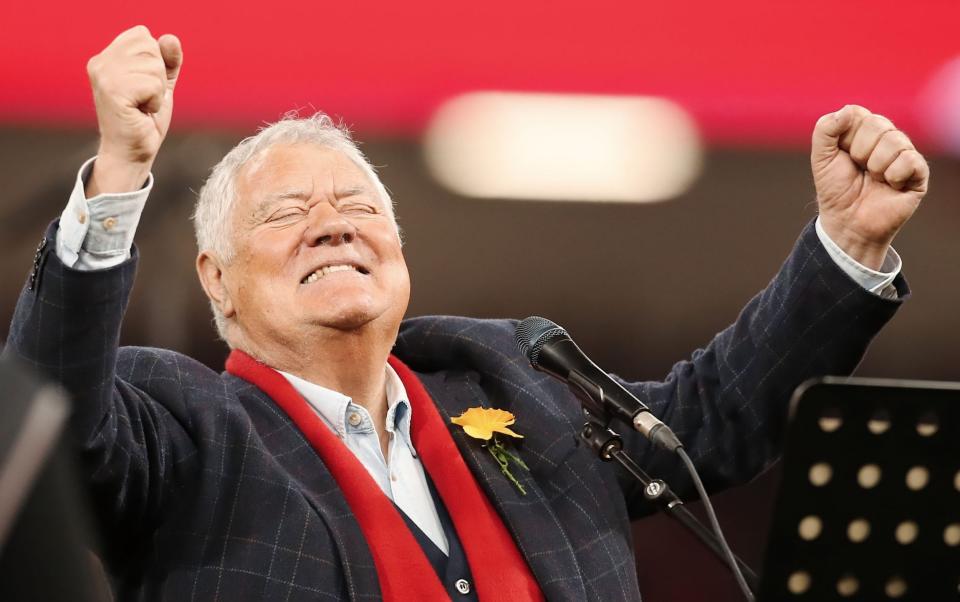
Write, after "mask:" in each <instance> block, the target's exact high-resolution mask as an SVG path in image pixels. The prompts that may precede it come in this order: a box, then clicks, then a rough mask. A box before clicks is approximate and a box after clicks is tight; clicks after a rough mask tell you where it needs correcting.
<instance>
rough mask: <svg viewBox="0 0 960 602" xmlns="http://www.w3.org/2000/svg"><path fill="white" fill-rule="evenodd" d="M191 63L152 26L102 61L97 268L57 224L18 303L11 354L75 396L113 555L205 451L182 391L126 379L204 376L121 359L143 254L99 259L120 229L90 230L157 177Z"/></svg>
mask: <svg viewBox="0 0 960 602" xmlns="http://www.w3.org/2000/svg"><path fill="white" fill-rule="evenodd" d="M181 58H182V52H181V50H180V43H179V41H178V40H177V39H176V38H175V37H173V36H163V37H161V38H160V39H159V40H155V39H154V38H153V37H152V36H151V35H150V32H149V31H148V30H147V29H146V28H145V27H135V28H133V29H131V30H128V31H126V32H124V33H122V34H120V36H118V37H117V38H116V39H115V40H114V41H113V42H112V43H111V44H110V45H109V46H108V47H107V48H106V49H105V50H104V51H103V52H101V53H100V54H98V55H97V56H96V57H94V58H93V59H91V61H90V63H89V71H90V81H91V85H92V88H93V93H94V98H95V100H96V108H97V118H98V122H99V127H100V134H101V140H100V151H99V154H98V156H97V158H96V160H95V162H94V166H93V169H92V173H90V174H89V178H88V179H87V185H86V194H84V192H83V191H82V190H81V191H75V195H74V196H75V198H73V199H71V205H69V206H68V211H66V212H65V215H66V217H69V218H71V219H73V220H74V225H79V224H82V225H85V226H86V227H88V228H91V229H90V230H89V231H87V230H84V231H82V232H81V234H84V236H83V237H82V240H80V241H74V242H78V243H79V245H78V247H82V249H80V248H78V249H75V250H80V251H81V252H89V253H88V254H90V256H91V257H94V258H95V259H96V261H95V262H94V263H95V265H92V266H91V265H86V266H84V265H83V260H82V258H81V259H79V260H78V256H77V255H78V254H77V253H73V254H72V256H69V257H66V256H61V254H60V245H59V244H57V242H58V240H59V239H60V238H62V236H63V234H64V232H63V229H62V228H60V227H59V226H58V224H57V223H56V222H55V223H54V224H52V225H51V226H50V228H49V229H48V230H47V232H46V234H45V235H44V239H43V242H42V243H41V247H40V249H39V250H38V252H37V256H36V261H35V264H34V269H33V273H32V274H31V277H30V278H29V280H28V282H27V285H26V286H25V288H24V290H23V291H22V293H21V296H20V299H19V301H18V304H17V309H16V311H15V314H14V317H13V322H12V325H11V329H10V336H9V339H8V341H7V348H6V351H5V352H6V353H8V354H11V355H15V356H18V357H19V358H21V359H22V360H25V361H26V362H28V363H30V364H32V365H34V366H35V367H36V368H38V369H39V370H40V371H41V372H42V373H44V374H46V375H47V376H48V377H49V378H52V379H55V380H56V381H58V382H59V383H61V384H62V385H63V386H64V388H66V390H67V391H68V393H69V394H70V397H71V398H72V401H73V407H74V409H73V413H72V418H71V420H72V427H73V432H74V435H75V437H76V438H77V440H78V441H77V443H78V446H79V447H80V449H81V452H82V458H83V463H84V469H85V470H86V471H87V473H88V476H89V482H90V484H91V486H92V489H93V493H94V495H95V496H96V498H97V499H96V508H97V510H98V512H99V513H100V518H101V520H102V521H103V523H104V526H105V528H106V532H107V533H109V534H110V536H111V538H114V536H115V541H112V542H108V543H112V544H117V545H116V546H111V547H112V548H113V549H114V551H115V550H116V549H117V548H118V547H122V546H123V542H124V540H125V539H127V538H132V537H135V536H136V534H138V533H139V532H141V530H142V529H144V528H149V525H150V523H151V521H152V520H156V519H157V517H158V514H159V509H160V508H161V506H162V505H163V503H164V495H165V492H167V491H169V488H168V487H167V485H168V484H169V481H170V480H171V479H174V478H178V477H183V475H184V474H185V473H186V472H187V471H189V470H190V467H191V464H190V462H189V461H186V462H181V461H178V460H180V459H182V458H187V457H189V456H190V455H191V453H193V443H192V441H191V439H190V436H189V435H188V433H187V432H186V431H185V430H184V429H183V428H182V421H181V416H180V414H182V412H181V409H182V407H183V405H184V403H185V402H184V401H183V399H182V394H181V393H179V391H178V388H177V387H176V386H175V383H174V385H173V386H170V387H168V388H167V389H166V390H165V393H164V395H163V396H162V399H159V398H154V397H151V395H149V394H147V393H146V392H145V391H144V390H143V389H142V388H138V386H136V385H133V384H130V382H129V381H128V380H127V379H125V378H124V376H129V375H131V374H132V373H133V371H134V368H131V365H134V364H136V363H137V361H141V362H146V361H150V362H152V363H153V365H152V367H151V372H150V373H149V374H150V375H151V376H153V375H155V376H156V377H157V378H160V377H162V376H163V375H170V374H178V375H179V374H180V373H181V372H185V371H186V370H188V369H194V367H193V366H187V365H186V364H184V365H179V364H180V363H182V362H184V360H183V359H182V358H180V356H176V355H175V354H172V353H161V352H156V351H146V350H145V351H144V352H142V353H139V354H128V357H131V356H132V357H139V356H142V357H143V359H142V360H137V359H134V360H133V361H132V362H131V361H127V362H126V363H127V364H128V365H126V366H125V365H124V362H122V361H119V358H120V353H119V349H118V343H119V333H120V324H121V321H122V318H123V314H124V311H125V309H126V304H127V300H128V298H129V293H130V289H131V287H132V284H133V278H134V274H135V271H136V257H135V256H134V257H132V258H131V257H130V246H129V242H127V244H126V247H125V248H124V249H122V250H123V254H122V255H120V254H114V255H115V256H110V255H109V254H108V255H98V254H97V253H96V251H97V250H98V248H99V247H98V245H101V244H102V243H103V239H102V238H101V239H97V237H96V235H97V234H98V232H99V234H101V235H104V236H107V234H109V233H107V232H106V230H112V229H113V228H112V227H108V226H109V224H106V225H104V224H102V223H101V224H98V226H97V227H98V228H99V229H100V230H94V229H92V228H93V226H91V225H90V221H92V218H91V216H92V215H95V213H96V211H97V210H98V209H97V203H100V202H103V201H104V200H106V202H107V205H108V206H109V207H110V208H111V211H113V210H117V211H119V212H121V213H122V211H123V208H124V203H128V202H133V201H131V200H129V199H128V198H127V196H125V195H124V193H129V192H131V191H137V190H138V189H141V188H142V187H143V185H144V182H145V181H146V180H147V179H148V177H149V171H150V166H151V165H152V163H153V160H154V158H155V157H156V154H157V151H158V150H159V148H160V144H161V142H162V141H163V137H164V136H165V134H166V132H167V128H168V127H169V124H170V114H171V108H172V92H173V86H174V84H175V82H176V79H177V76H178V74H179V67H180V63H181ZM78 195H79V196H78ZM74 201H77V203H79V205H76V206H74ZM136 213H137V215H139V212H138V211H137V212H136ZM66 217H65V219H64V220H63V221H65V220H66ZM102 221H104V222H105V221H106V220H102ZM115 221H116V220H115ZM134 225H135V224H134ZM119 228H120V227H119V226H118V227H117V229H119ZM107 238H109V237H108V236H107ZM121 238H122V237H121ZM67 246H68V247H69V245H67ZM84 249H85V251H84ZM64 255H69V253H64ZM118 362H119V364H120V365H119V367H118ZM118 370H119V374H120V375H121V376H120V377H118ZM142 380H143V379H141V381H142Z"/></svg>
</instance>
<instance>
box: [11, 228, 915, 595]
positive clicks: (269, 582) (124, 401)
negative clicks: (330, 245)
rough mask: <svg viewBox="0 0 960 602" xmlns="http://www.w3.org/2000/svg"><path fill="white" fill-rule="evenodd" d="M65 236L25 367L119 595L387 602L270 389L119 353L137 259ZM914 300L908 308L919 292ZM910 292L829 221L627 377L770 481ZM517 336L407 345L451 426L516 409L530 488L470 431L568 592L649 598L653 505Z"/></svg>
mask: <svg viewBox="0 0 960 602" xmlns="http://www.w3.org/2000/svg"><path fill="white" fill-rule="evenodd" d="M55 229H56V224H53V225H52V226H51V228H50V229H49V230H48V232H47V235H46V243H45V245H44V246H42V248H41V249H40V250H39V252H38V254H37V260H36V262H35V266H34V271H33V274H32V275H31V277H30V279H29V280H28V282H27V285H26V286H25V288H24V290H23V292H22V294H21V297H20V300H19V303H18V305H17V309H16V312H15V315H14V317H13V324H12V329H11V332H10V338H9V341H8V344H7V351H6V352H7V353H10V354H12V355H16V356H19V357H20V358H22V359H24V360H26V361H27V362H29V363H31V364H33V365H34V366H36V367H37V368H38V369H39V370H41V371H42V372H44V373H46V374H47V375H48V376H49V377H51V378H53V379H55V380H57V381H59V382H60V383H62V384H63V385H64V386H65V387H66V389H67V390H68V391H69V392H70V393H71V395H72V397H73V399H74V402H75V411H74V414H73V418H72V422H73V426H74V428H75V430H76V437H77V438H78V443H79V446H80V449H81V453H82V457H83V460H84V468H85V470H86V472H87V474H86V477H87V479H88V482H89V484H90V488H91V491H92V492H93V496H94V500H95V506H96V509H97V512H98V518H99V521H100V525H101V527H102V533H103V536H104V539H105V550H104V558H105V561H106V564H107V566H108V568H109V570H110V572H111V574H112V575H113V577H114V582H115V587H116V589H117V599H118V600H124V601H127V600H169V601H176V602H185V601H210V600H226V601H231V602H232V601H236V600H286V601H294V600H375V599H377V598H378V597H379V593H380V592H379V588H378V584H377V578H376V573H375V569H374V565H373V562H372V560H371V556H370V552H369V549H368V547H367V544H366V543H365V541H364V540H363V538H362V536H361V535H360V528H359V526H358V524H357V521H356V519H355V518H354V516H353V514H352V513H351V511H350V508H349V507H348V506H347V504H346V502H345V501H344V498H343V495H342V494H341V492H340V491H339V489H338V488H337V486H336V483H335V482H334V480H333V478H332V477H331V475H330V473H329V472H328V470H327V469H326V467H325V466H324V463H323V461H322V460H321V459H320V458H319V457H318V456H317V455H316V453H315V452H314V451H313V449H312V448H311V447H310V445H309V444H308V443H307V442H306V441H305V439H304V438H303V436H302V435H301V434H300V433H299V432H298V431H297V429H296V428H295V426H294V425H293V424H292V422H291V421H290V420H289V419H288V418H287V416H286V415H285V414H284V413H283V412H282V411H281V410H280V409H279V408H278V407H277V406H276V405H275V404H274V403H273V402H272V400H271V399H270V398H268V397H267V396H266V395H265V394H264V393H263V392H262V391H260V390H259V389H257V388H256V387H255V386H254V385H251V384H249V383H247V382H245V381H243V380H240V379H238V378H236V377H234V376H231V375H229V374H226V373H223V374H220V373H217V372H215V371H213V370H210V369H209V368H208V367H206V366H204V365H202V364H200V363H198V362H196V361H194V360H192V359H190V358H189V357H186V356H184V355H181V354H179V353H175V352H172V351H166V350H162V349H152V348H144V347H124V348H119V347H118V336H119V331H120V325H121V320H122V317H123V313H124V309H125V307H126V304H127V300H128V297H129V292H130V289H131V287H132V285H133V281H134V274H135V270H136V262H137V254H136V251H134V253H133V257H132V258H131V259H130V260H129V261H127V262H126V263H124V264H122V265H120V266H118V267H116V268H112V269H108V270H104V271H96V272H79V271H75V270H72V269H69V268H66V267H65V266H64V265H63V264H62V263H61V262H60V261H59V259H58V258H57V256H56V254H55V253H54V252H53V250H52V249H53V246H54V245H53V240H54V236H55V232H56V230H55ZM895 284H896V286H897V288H898V291H899V293H900V296H901V298H902V297H904V296H906V294H907V288H906V283H905V282H904V281H903V280H902V279H899V278H898V280H897V281H896V283H895ZM899 304H900V301H899V300H887V299H882V298H880V297H879V296H876V295H874V294H872V293H869V292H867V291H865V290H863V289H862V288H861V287H860V286H859V285H857V284H856V283H854V282H853V281H852V280H850V279H849V278H848V277H847V276H846V275H845V274H844V273H843V272H842V271H841V270H840V269H839V268H838V267H837V266H836V265H835V264H834V262H833V261H832V260H831V259H830V257H829V256H828V255H827V253H826V251H825V250H824V249H823V247H822V246H821V244H820V242H819V240H818V239H817V236H816V234H815V232H814V229H813V226H812V224H811V225H809V226H807V228H806V229H805V230H804V231H803V233H802V235H801V236H800V239H799V240H798V242H797V244H796V246H795V247H794V249H793V251H792V253H791V254H790V256H789V257H788V259H787V260H786V262H785V263H784V265H783V266H782V268H781V269H780V271H779V272H778V274H777V275H776V277H775V278H774V279H773V281H772V282H771V283H770V285H769V286H768V287H767V288H766V289H765V290H763V291H762V292H761V293H760V294H758V295H757V296H756V297H755V298H753V299H752V300H751V301H750V302H749V303H748V304H747V306H746V307H745V308H744V309H743V311H742V312H741V314H740V316H739V317H738V318H737V320H736V322H735V323H734V324H733V325H731V326H730V327H729V328H727V329H726V330H724V331H723V332H721V333H719V334H718V335H716V337H715V338H714V339H713V341H712V342H710V344H709V345H707V346H706V347H705V348H703V349H699V350H697V351H695V352H694V353H693V355H692V357H691V358H690V359H689V360H687V361H682V362H680V363H678V364H676V365H675V366H674V367H673V369H672V370H671V371H670V373H669V374H668V375H667V377H666V379H665V380H664V381H662V382H641V383H625V386H627V387H628V388H629V389H630V390H631V391H632V392H634V393H635V394H636V395H637V396H638V397H639V398H640V399H641V400H644V401H645V402H646V403H647V404H648V405H649V406H650V408H651V409H652V411H653V412H654V413H655V414H657V415H658V416H659V417H660V418H661V419H663V420H664V421H665V422H667V423H668V424H669V425H670V426H671V427H672V428H673V430H674V431H675V432H676V433H677V435H678V436H679V437H680V439H681V440H682V441H683V442H684V443H685V445H686V447H687V448H688V451H689V453H690V455H691V457H692V458H693V459H694V461H695V463H696V464H697V465H698V469H699V470H700V472H701V474H702V476H703V479H704V481H705V483H706V484H707V486H708V487H709V488H711V489H712V490H717V489H719V488H722V487H727V486H730V485H733V484H736V483H741V482H744V481H746V480H748V479H750V478H752V477H753V476H754V475H756V474H757V473H759V472H760V471H761V470H763V469H764V468H765V467H766V466H768V465H769V464H770V462H772V461H773V459H774V458H775V457H776V454H777V451H778V449H779V447H780V440H781V435H782V432H783V423H784V420H785V417H786V406H787V402H788V399H789V396H790V394H791V392H792V391H793V389H794V388H795V387H796V386H797V385H798V384H800V382H802V381H803V380H805V379H806V378H808V377H811V376H814V375H819V374H825V373H831V374H846V373H849V372H850V371H852V370H853V369H854V368H855V367H856V365H857V363H858V362H859V361H860V358H861V357H862V355H863V353H864V351H865V350H866V347H867V345H868V344H869V342H870V340H871V338H872V337H873V335H874V334H875V333H876V332H877V331H878V330H879V329H880V328H881V327H882V326H883V325H884V324H885V323H886V322H887V320H889V319H890V318H891V316H892V315H893V314H894V312H895V310H896V308H897V307H898V305H899ZM514 326H515V322H512V321H506V320H477V319H470V318H461V317H422V318H415V319H410V320H407V321H405V322H404V323H403V325H402V327H401V331H400V335H399V338H398V340H397V343H396V347H395V349H394V353H395V354H396V355H397V356H398V357H399V358H400V359H401V360H403V361H404V362H405V363H406V364H407V365H409V366H410V367H411V368H412V369H413V370H415V371H416V372H417V373H418V375H419V378H420V379H421V381H422V382H423V384H424V385H425V387H426V389H427V391H428V392H429V393H430V395H431V396H432V398H433V400H434V401H435V402H436V404H437V405H438V409H439V411H440V413H441V415H442V416H443V417H444V419H445V420H446V421H449V417H450V416H455V415H458V414H459V413H461V412H462V411H464V410H465V409H467V408H468V407H472V406H477V405H486V406H488V407H499V408H503V409H507V410H509V411H511V412H513V413H514V414H515V415H516V416H517V424H518V426H519V427H521V428H522V431H523V433H524V434H525V436H526V438H525V439H524V440H523V441H522V444H520V445H519V446H518V447H517V451H518V453H519V454H520V455H521V456H522V458H523V459H524V460H525V462H526V463H527V464H528V465H529V467H530V472H525V471H519V470H518V471H515V472H516V474H517V476H518V478H520V479H521V480H522V482H523V484H524V486H525V487H526V489H527V492H528V494H527V495H526V496H521V495H519V493H518V492H517V491H516V490H515V489H514V487H513V486H512V485H511V484H510V483H509V482H508V481H507V480H506V479H505V478H503V476H502V475H501V474H500V473H499V471H498V468H497V466H496V463H495V462H494V460H493V458H491V457H490V455H489V454H485V453H483V450H481V449H480V448H479V447H478V446H477V445H476V444H475V441H473V440H469V439H468V438H467V437H465V436H464V434H463V433H462V432H461V431H460V429H459V428H452V435H453V437H454V440H455V442H456V444H457V446H458V448H459V450H460V453H461V454H462V455H463V457H464V459H465V461H466V463H467V465H468V466H469V467H470V469H471V470H472V471H473V473H474V475H475V477H476V479H477V481H478V483H479V484H480V486H481V488H482V489H483V491H484V492H485V493H486V494H487V495H488V496H489V499H490V500H491V502H492V503H493V505H494V507H495V508H496V510H497V511H498V512H499V513H500V515H501V517H502V518H503V521H504V523H505V525H506V526H507V528H508V530H509V531H510V533H511V534H512V536H513V537H514V538H515V540H516V542H517V544H518V547H519V549H520V551H521V553H522V554H523V556H524V558H525V559H526V561H527V563H528V564H529V566H530V568H531V570H532V572H533V574H534V576H535V577H536V579H537V581H538V582H539V584H540V586H541V588H542V590H543V592H544V594H545V595H546V597H547V599H549V600H604V601H606V600H639V599H640V593H639V591H638V586H637V578H636V574H635V568H634V560H633V554H632V545H633V544H632V541H631V534H630V520H631V518H633V517H635V516H639V515H640V514H643V513H645V512H647V508H646V507H645V506H644V504H643V501H642V494H641V492H639V491H638V490H637V487H635V486H634V484H633V483H632V482H630V481H629V480H628V479H627V478H625V477H624V475H621V474H620V473H618V472H617V469H616V467H615V466H613V465H611V464H604V463H601V462H599V461H597V460H596V459H595V458H594V457H593V456H592V454H591V452H589V451H588V450H586V449H584V448H583V447H581V446H578V445H577V443H576V433H577V432H578V430H579V428H580V426H581V422H582V421H581V415H580V406H579V403H578V402H577V401H576V399H575V398H574V397H573V396H572V395H571V394H570V393H569V391H568V390H567V389H566V387H565V386H564V385H562V384H561V383H559V382H556V381H554V380H553V379H551V378H550V377H548V376H546V375H543V374H541V373H538V372H535V371H533V370H532V369H531V368H530V367H529V364H528V362H527V360H526V359H525V358H523V357H522V356H521V355H520V354H519V352H518V351H517V350H516V346H515V343H514ZM625 443H626V446H627V448H628V450H629V451H630V452H631V453H632V454H633V456H634V457H635V458H636V459H637V460H638V461H639V462H640V463H641V465H642V466H643V467H644V468H645V469H646V470H647V471H648V472H649V473H651V474H653V475H656V476H658V477H662V478H664V479H665V480H667V481H668V482H670V483H671V485H672V486H673V487H674V489H676V490H677V491H678V493H680V494H681V495H687V494H689V492H690V483H689V480H688V478H687V477H686V475H685V474H684V473H683V472H682V470H681V467H680V465H679V463H678V462H676V461H675V460H674V459H673V458H671V457H668V456H667V455H665V454H663V453H662V452H654V451H652V450H651V449H650V448H649V447H648V445H647V444H646V443H645V442H644V441H643V440H641V439H640V438H639V436H636V437H634V436H626V441H625Z"/></svg>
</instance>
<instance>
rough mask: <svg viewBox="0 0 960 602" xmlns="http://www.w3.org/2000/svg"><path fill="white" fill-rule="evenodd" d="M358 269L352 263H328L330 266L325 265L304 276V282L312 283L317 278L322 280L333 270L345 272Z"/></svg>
mask: <svg viewBox="0 0 960 602" xmlns="http://www.w3.org/2000/svg"><path fill="white" fill-rule="evenodd" d="M356 269H357V268H355V267H354V266H352V265H346V264H343V265H328V266H324V267H322V268H320V269H319V270H317V271H316V272H314V273H312V274H310V275H309V276H307V277H306V278H304V279H303V283H304V284H310V283H311V282H316V281H317V280H320V279H321V278H322V277H324V276H326V275H327V274H330V273H332V272H345V271H347V270H353V271H356Z"/></svg>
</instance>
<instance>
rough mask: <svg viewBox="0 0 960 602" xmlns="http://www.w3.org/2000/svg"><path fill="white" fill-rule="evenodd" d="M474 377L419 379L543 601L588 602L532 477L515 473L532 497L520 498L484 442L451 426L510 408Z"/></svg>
mask: <svg viewBox="0 0 960 602" xmlns="http://www.w3.org/2000/svg"><path fill="white" fill-rule="evenodd" d="M470 376H471V375H470V374H469V373H445V372H440V373H431V374H421V373H418V374H417V377H418V378H419V379H420V381H421V382H422V383H423V385H424V388H426V390H427V392H428V393H429V394H430V396H431V397H432V398H433V400H434V402H435V403H436V404H437V409H438V411H439V412H440V415H441V416H442V417H443V420H444V423H446V425H447V428H448V429H449V431H450V433H451V435H452V436H453V440H454V443H455V444H456V445H457V448H458V449H459V451H460V454H461V455H462V456H463V458H464V460H465V461H466V463H467V466H469V467H470V470H471V471H472V472H473V474H474V476H475V477H476V479H477V482H478V483H479V484H480V486H481V488H482V489H483V491H484V493H486V495H487V497H488V498H489V499H490V501H491V503H492V504H493V506H494V507H495V508H496V510H497V512H498V513H499V514H500V517H501V518H502V519H503V521H504V522H505V523H506V525H507V527H508V529H509V530H510V532H511V534H512V535H513V538H514V540H515V541H516V542H517V545H518V547H519V548H520V550H521V552H522V553H523V555H524V557H525V558H526V561H527V564H528V565H529V567H530V570H531V571H532V572H533V574H534V575H535V576H536V578H537V581H538V583H539V584H540V587H541V589H542V591H543V594H544V596H545V597H546V598H547V599H548V600H559V599H564V600H570V599H575V600H584V599H586V592H585V591H584V588H583V580H582V578H581V573H580V566H579V564H578V563H577V560H576V557H575V556H574V552H573V547H572V546H571V545H570V541H569V539H568V538H567V535H566V533H565V532H564V530H563V527H562V525H561V524H560V522H559V521H558V520H557V517H556V515H555V514H554V512H553V509H552V508H551V507H550V504H549V503H548V501H547V498H546V497H545V496H544V493H543V491H542V490H541V489H540V486H539V485H538V484H537V482H536V481H535V480H534V479H533V476H532V475H531V473H530V472H528V471H526V470H523V469H522V468H519V467H513V468H512V470H511V472H512V473H513V475H514V476H515V477H516V478H517V480H518V481H520V483H521V484H522V485H523V487H524V489H525V490H526V492H527V494H526V495H521V494H520V492H519V491H518V490H517V489H516V488H515V487H514V485H513V484H512V483H510V481H509V480H508V479H507V478H506V476H504V475H503V473H501V472H500V467H499V465H498V464H497V462H496V461H495V460H494V458H493V457H492V456H491V455H490V454H489V453H488V452H487V451H486V450H485V449H483V448H482V447H481V446H480V442H479V441H477V440H476V439H473V438H471V437H468V436H467V435H466V434H465V433H464V432H463V429H461V428H459V427H457V426H456V425H453V424H452V423H451V422H450V418H451V417H452V416H459V415H460V414H462V413H463V412H465V411H466V410H467V409H468V408H471V407H476V406H484V407H500V408H502V409H510V408H508V407H504V405H503V404H496V403H493V402H491V401H490V400H489V399H488V398H487V395H486V393H485V392H484V391H483V389H482V388H481V387H480V386H479V385H478V384H477V382H476V381H475V380H473V379H472V378H471V377H470ZM515 428H517V429H518V430H519V431H520V432H521V433H524V432H525V431H524V425H522V424H519V423H518V424H517V425H515ZM530 428H533V427H532V426H528V427H527V430H529V429H530ZM511 451H513V452H514V453H517V455H519V456H520V457H521V458H522V459H523V460H524V461H525V462H526V463H527V464H528V465H530V466H531V468H533V464H532V463H531V462H530V461H529V460H527V456H526V455H525V454H524V451H523V449H522V448H518V447H515V448H514V449H513V450H511Z"/></svg>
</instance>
